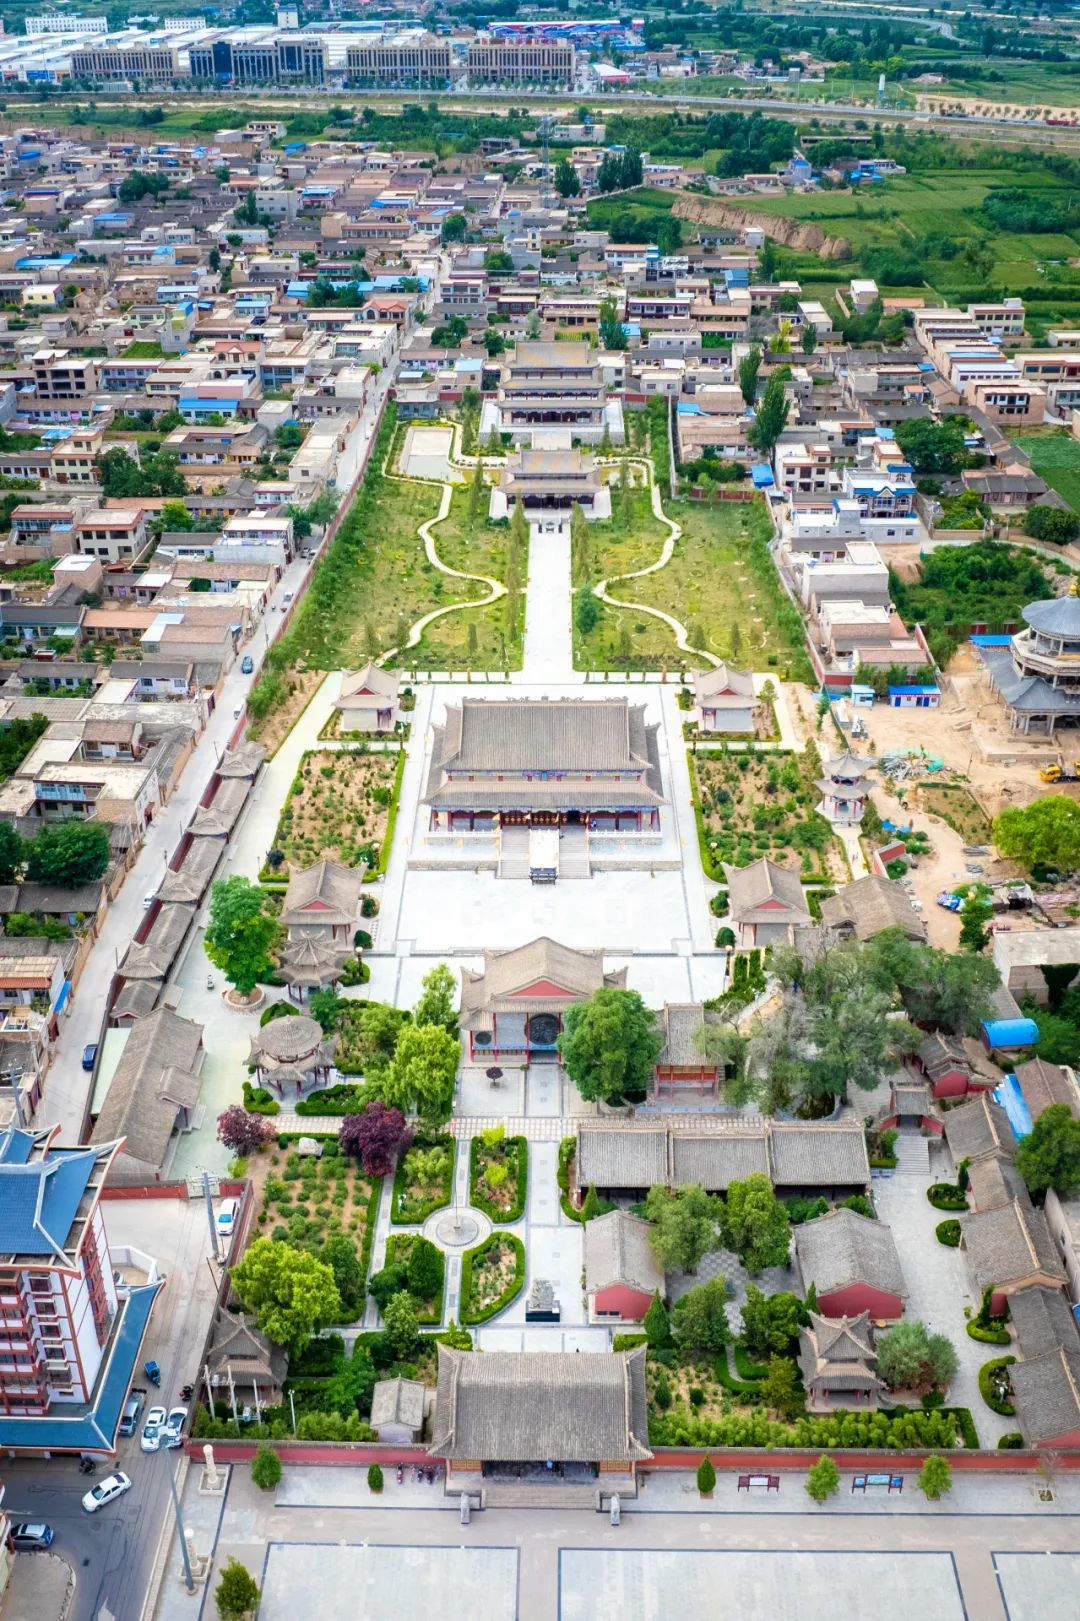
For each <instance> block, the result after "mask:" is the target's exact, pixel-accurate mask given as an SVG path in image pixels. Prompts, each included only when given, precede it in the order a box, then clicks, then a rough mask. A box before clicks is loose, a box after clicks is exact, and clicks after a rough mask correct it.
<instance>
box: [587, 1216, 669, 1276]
mask: <svg viewBox="0 0 1080 1621" xmlns="http://www.w3.org/2000/svg"><path fill="white" fill-rule="evenodd" d="M649 1232H650V1224H649V1223H648V1222H647V1221H642V1219H641V1217H640V1216H633V1215H631V1214H630V1212H629V1211H628V1210H611V1211H609V1212H608V1214H607V1215H606V1216H596V1217H595V1218H594V1219H593V1220H592V1221H589V1222H586V1224H585V1287H586V1289H587V1290H588V1291H590V1292H591V1291H592V1290H593V1289H605V1288H607V1286H608V1285H609V1284H611V1283H626V1284H629V1285H630V1286H631V1287H632V1288H634V1289H644V1290H647V1291H648V1292H649V1293H650V1294H651V1293H652V1292H653V1290H655V1289H659V1290H660V1291H661V1293H662V1292H663V1288H664V1270H663V1268H662V1267H661V1265H660V1263H659V1261H658V1260H657V1259H656V1255H655V1253H654V1252H653V1247H652V1245H651V1244H650V1242H649Z"/></svg>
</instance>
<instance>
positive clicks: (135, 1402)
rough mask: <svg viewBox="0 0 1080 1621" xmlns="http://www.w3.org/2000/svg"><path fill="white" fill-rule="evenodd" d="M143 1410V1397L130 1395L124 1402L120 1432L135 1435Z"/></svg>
mask: <svg viewBox="0 0 1080 1621" xmlns="http://www.w3.org/2000/svg"><path fill="white" fill-rule="evenodd" d="M141 1412H142V1397H141V1396H129V1397H128V1399H127V1401H126V1402H125V1403H124V1411H123V1412H122V1413H121V1414H120V1434H121V1435H134V1434H135V1431H136V1430H137V1429H138V1427H139V1414H140V1413H141Z"/></svg>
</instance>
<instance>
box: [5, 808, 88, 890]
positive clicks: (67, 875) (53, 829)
mask: <svg viewBox="0 0 1080 1621" xmlns="http://www.w3.org/2000/svg"><path fill="white" fill-rule="evenodd" d="M25 848H26V875H27V877H28V878H29V879H30V881H31V883H35V884H58V885H60V886H61V887H63V888H66V889H73V888H76V887H77V886H78V885H79V884H92V883H93V882H94V881H95V879H97V878H100V877H101V876H102V874H103V873H104V872H105V869H106V868H107V867H108V865H109V829H108V827H107V826H106V825H105V823H104V822H76V821H66V822H57V823H55V824H54V825H52V826H50V827H43V828H42V830H41V832H40V833H38V834H37V835H36V837H34V838H33V839H31V840H29V841H28V842H27V844H26V846H25Z"/></svg>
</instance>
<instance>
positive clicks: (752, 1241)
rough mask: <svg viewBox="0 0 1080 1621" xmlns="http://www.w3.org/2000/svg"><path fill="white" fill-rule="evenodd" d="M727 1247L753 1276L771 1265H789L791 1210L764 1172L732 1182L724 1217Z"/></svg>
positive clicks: (754, 1173)
mask: <svg viewBox="0 0 1080 1621" xmlns="http://www.w3.org/2000/svg"><path fill="white" fill-rule="evenodd" d="M721 1230H722V1232H723V1235H724V1245H725V1247H726V1248H727V1249H730V1250H734V1252H735V1254H736V1255H738V1256H739V1258H740V1259H741V1260H742V1261H743V1262H744V1263H745V1265H746V1269H747V1271H748V1272H750V1273H751V1274H755V1275H756V1274H757V1273H758V1272H761V1271H762V1270H763V1269H764V1268H765V1267H767V1266H786V1264H787V1260H788V1255H789V1252H790V1249H791V1219H790V1217H789V1215H788V1208H787V1205H785V1204H784V1203H783V1202H782V1200H780V1199H778V1198H777V1197H776V1194H775V1193H774V1192H773V1185H772V1182H771V1181H770V1180H769V1178H768V1177H767V1176H766V1175H765V1173H764V1171H755V1172H753V1173H752V1174H751V1175H750V1176H748V1177H746V1178H745V1180H744V1181H742V1182H732V1183H731V1185H730V1187H729V1188H728V1190H727V1197H726V1198H725V1200H724V1206H723V1214H722V1216H721Z"/></svg>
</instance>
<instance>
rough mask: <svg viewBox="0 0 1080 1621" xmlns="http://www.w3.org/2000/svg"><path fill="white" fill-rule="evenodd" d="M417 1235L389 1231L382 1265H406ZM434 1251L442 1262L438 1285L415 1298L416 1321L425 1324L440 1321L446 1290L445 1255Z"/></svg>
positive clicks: (440, 1251) (439, 1251)
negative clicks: (424, 1295)
mask: <svg viewBox="0 0 1080 1621" xmlns="http://www.w3.org/2000/svg"><path fill="white" fill-rule="evenodd" d="M418 1236H419V1235H418V1234H417V1233H391V1234H390V1237H389V1238H388V1239H387V1241H386V1260H385V1262H384V1265H386V1266H408V1264H409V1256H410V1254H411V1253H412V1248H413V1245H414V1244H415V1243H416V1240H417V1238H418ZM436 1253H437V1254H438V1257H439V1260H440V1262H441V1263H442V1272H441V1277H440V1281H439V1286H438V1288H437V1289H436V1290H435V1291H434V1293H433V1294H430V1295H427V1296H426V1297H425V1298H424V1299H423V1300H419V1299H418V1300H417V1312H416V1315H417V1321H418V1322H421V1323H425V1324H430V1323H441V1322H442V1314H443V1297H444V1295H445V1292H446V1256H445V1255H444V1254H443V1252H442V1250H436Z"/></svg>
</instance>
